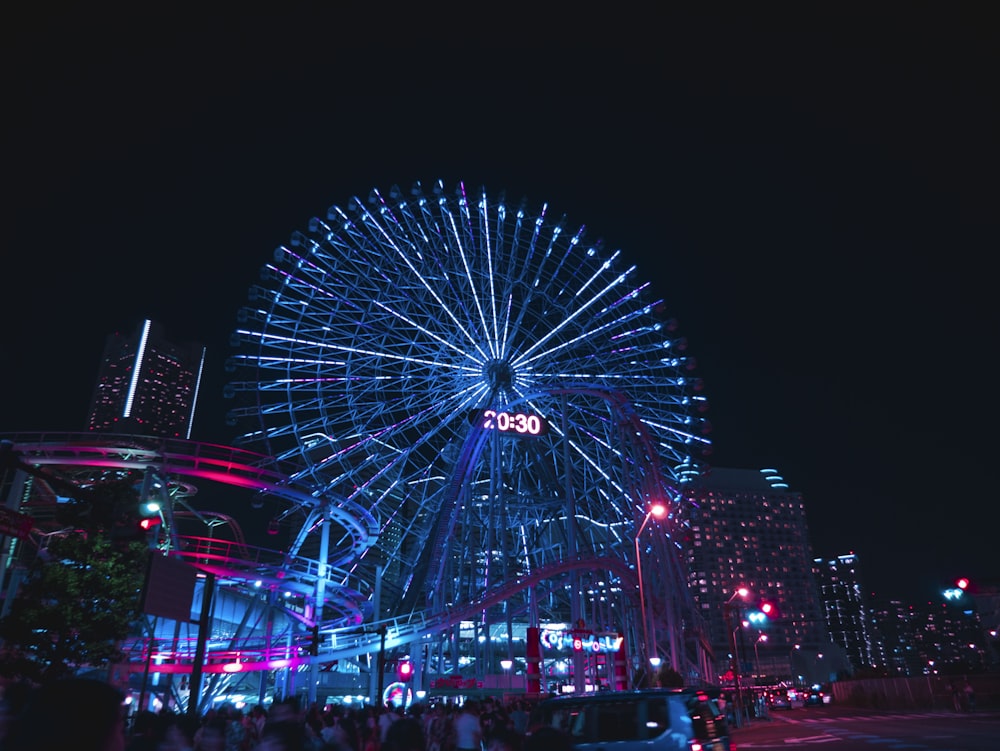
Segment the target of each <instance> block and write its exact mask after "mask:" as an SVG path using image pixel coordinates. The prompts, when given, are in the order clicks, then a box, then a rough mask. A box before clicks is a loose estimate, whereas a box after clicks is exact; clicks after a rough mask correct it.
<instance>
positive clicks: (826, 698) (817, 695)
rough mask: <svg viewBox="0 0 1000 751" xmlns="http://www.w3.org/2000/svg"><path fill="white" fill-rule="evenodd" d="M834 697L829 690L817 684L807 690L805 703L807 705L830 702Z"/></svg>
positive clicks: (812, 705) (813, 705)
mask: <svg viewBox="0 0 1000 751" xmlns="http://www.w3.org/2000/svg"><path fill="white" fill-rule="evenodd" d="M832 698H833V697H832V695H831V694H830V693H829V692H828V691H824V690H823V689H821V688H817V687H815V686H814V687H813V688H811V689H809V690H808V691H806V692H805V704H806V706H807V707H815V706H819V705H821V704H829V703H830V701H831V699H832Z"/></svg>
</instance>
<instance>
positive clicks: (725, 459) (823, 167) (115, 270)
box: [0, 4, 1000, 599]
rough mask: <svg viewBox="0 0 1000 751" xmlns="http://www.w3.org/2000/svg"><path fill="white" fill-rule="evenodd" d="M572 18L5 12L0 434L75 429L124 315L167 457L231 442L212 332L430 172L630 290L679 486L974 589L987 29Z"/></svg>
mask: <svg viewBox="0 0 1000 751" xmlns="http://www.w3.org/2000/svg"><path fill="white" fill-rule="evenodd" d="M317 5H318V4H317ZM849 5H850V4H849ZM983 5H985V4H983ZM81 7H82V6H81ZM295 7H297V8H312V7H313V6H312V5H303V6H295ZM476 7H477V8H479V7H480V6H476ZM485 7H486V6H482V8H485ZM602 7H605V11H604V15H592V16H580V15H578V11H574V12H573V13H564V14H555V13H550V14H545V13H540V12H539V11H538V10H537V9H534V10H526V9H519V10H515V9H514V8H513V7H507V6H490V10H488V11H487V10H485V9H481V10H477V11H476V12H475V13H472V12H471V11H470V9H469V8H467V9H466V10H465V11H464V13H466V14H467V15H461V14H458V13H456V14H455V15H453V16H445V15H443V14H442V13H440V12H439V13H438V14H437V15H435V14H434V13H431V12H430V11H429V10H427V8H426V7H424V6H421V10H420V11H419V12H413V13H412V14H411V15H408V16H406V17H401V16H399V15H398V11H396V10H393V9H392V8H391V7H390V6H389V5H385V4H382V5H380V6H379V8H378V9H376V10H373V11H372V13H371V15H362V14H361V13H354V14H352V15H347V14H345V13H343V12H338V11H332V10H330V11H324V12H322V13H317V12H315V11H312V10H300V11H288V10H281V11H272V12H271V14H270V15H261V16H249V15H246V14H240V15H236V14H233V15H223V14H222V13H221V12H218V13H217V12H213V11H207V12H204V11H203V12H201V13H199V14H197V15H185V14H184V13H181V12H176V11H174V12H171V11H169V10H164V11H163V12H162V14H161V15H159V16H153V15H150V11H149V10H147V9H143V10H134V9H133V10H129V11H125V12H121V13H116V14H114V15H112V14H110V13H108V14H103V15H102V12H101V11H95V10H94V9H93V8H91V7H87V8H86V9H85V10H82V9H78V8H74V9H72V10H71V9H68V8H67V9H64V10H62V11H58V10H57V9H56V8H54V7H53V6H51V5H47V6H45V8H44V11H45V12H44V14H43V13H42V11H41V9H40V10H39V11H38V15H37V17H34V18H32V17H30V16H28V17H23V13H21V12H20V11H19V20H17V21H14V20H12V19H8V22H7V23H5V24H4V31H3V32H2V34H3V44H2V47H3V53H2V54H3V56H4V64H3V74H2V75H3V84H4V86H3V94H2V96H3V101H4V105H3V112H4V114H3V117H2V120H3V131H4V138H3V144H4V160H3V166H2V169H0V174H2V176H3V181H4V195H5V196H6V197H5V198H4V199H3V201H2V207H3V208H2V210H3V222H2V233H3V234H2V238H3V259H4V260H3V279H4V285H3V290H4V307H3V311H4V324H5V325H4V336H3V338H2V340H0V342H2V344H0V355H2V362H0V364H2V367H0V379H2V380H0V386H2V394H3V396H2V401H0V431H2V432H14V431H23V430H77V429H81V428H82V427H83V423H84V418H85V413H86V409H87V404H88V400H89V396H90V389H91V387H92V385H93V381H94V377H95V376H96V371H97V363H98V359H99V356H100V353H101V349H102V346H103V343H104V338H105V335H106V334H108V333H109V332H111V331H115V330H123V329H124V330H130V329H132V328H134V327H135V326H136V325H137V324H138V322H139V321H141V320H142V319H143V318H145V317H151V318H153V319H155V320H157V321H159V322H161V323H162V324H163V325H164V326H165V327H166V329H167V333H168V335H169V336H170V337H171V338H174V339H178V340H188V339H193V340H199V341H202V342H204V343H205V344H206V345H208V347H209V361H208V363H207V374H206V378H207V384H206V390H205V397H206V403H205V405H204V409H203V412H202V414H201V415H200V417H199V422H198V423H197V424H196V433H197V435H196V436H195V437H196V438H199V439H201V440H206V441H215V442H220V443H227V442H229V441H230V440H231V439H232V438H233V435H232V429H231V428H228V427H227V426H226V425H225V423H224V420H223V417H222V416H223V414H224V412H225V409H226V408H227V406H229V405H228V403H227V402H224V401H223V400H222V399H221V392H222V387H223V385H224V383H225V379H226V376H225V374H224V372H223V368H222V365H223V361H224V360H225V357H226V356H227V355H228V354H229V352H230V350H229V349H228V337H229V333H230V332H231V331H232V330H233V329H234V328H235V320H236V318H235V317H236V312H237V310H238V308H239V307H240V305H241V304H242V303H243V302H244V301H245V299H246V290H247V288H248V287H249V285H250V284H251V283H252V282H254V281H255V279H256V277H257V272H258V269H259V268H260V266H261V265H262V264H263V263H265V262H267V261H268V260H269V259H270V255H271V251H272V249H273V248H274V247H275V246H276V245H278V244H280V243H283V242H285V241H286V240H287V238H288V236H289V235H290V233H291V232H292V231H293V230H296V229H300V228H304V227H305V226H306V224H307V222H308V220H309V218H310V217H311V216H313V215H322V214H323V213H325V210H326V208H327V207H328V206H329V205H331V204H341V205H343V204H344V203H345V202H346V201H347V200H348V199H349V198H350V197H351V196H352V195H355V194H357V195H360V196H366V195H367V193H368V192H369V190H370V189H371V188H373V187H378V188H380V189H382V190H388V188H389V187H391V186H392V185H393V184H398V185H400V186H402V187H404V188H405V187H409V185H410V184H411V183H412V182H414V181H415V180H420V181H422V182H424V184H428V183H431V182H433V181H435V180H437V179H441V180H444V181H445V183H446V184H447V185H449V186H453V185H455V183H456V182H457V181H459V180H461V181H464V182H465V183H466V185H467V186H470V187H471V188H474V189H475V188H478V187H479V186H485V187H486V189H487V192H488V193H490V194H491V195H496V194H499V193H500V192H501V191H505V192H506V195H507V196H508V198H511V199H512V200H513V199H516V198H519V197H521V196H523V197H525V198H527V200H528V202H529V204H530V205H531V206H532V207H535V208H537V207H540V205H541V204H542V203H543V202H548V203H549V205H550V207H551V208H550V210H551V211H552V212H553V213H554V214H556V215H560V214H565V215H566V216H567V218H568V221H569V223H570V224H571V225H582V224H586V225H587V226H588V228H590V230H589V231H590V232H591V233H593V234H595V235H596V236H599V237H603V238H605V240H606V241H607V242H608V244H609V245H611V246H614V247H618V248H621V249H622V250H623V251H624V253H625V254H626V255H627V256H628V257H629V258H631V259H633V260H634V261H635V262H636V263H638V264H639V267H640V270H641V273H642V274H643V275H644V276H645V277H647V278H648V279H649V280H650V281H651V282H652V284H653V286H654V289H655V290H656V292H657V293H658V294H659V295H661V296H663V297H665V298H666V300H667V302H668V307H669V308H670V309H671V311H672V312H673V314H674V315H675V316H676V317H677V319H678V320H679V322H680V326H681V329H682V332H683V333H684V334H685V335H686V336H687V338H688V340H689V342H690V352H691V353H692V354H694V355H695V356H696V357H697V359H698V363H699V375H700V376H701V377H702V378H703V379H704V380H705V382H706V393H707V394H708V397H709V399H710V403H711V410H710V415H709V416H710V418H711V420H712V423H713V425H714V432H713V440H714V443H715V451H714V454H713V456H712V463H714V464H715V465H717V466H725V467H739V468H753V469H759V468H762V467H774V468H776V469H777V470H778V471H779V472H781V473H782V474H783V475H784V477H785V478H786V479H787V480H788V482H789V483H790V485H791V486H792V488H793V489H795V490H798V491H800V492H802V493H803V494H804V497H805V499H806V504H807V510H808V517H809V524H810V530H811V536H812V539H813V547H814V552H815V554H816V555H817V556H834V555H837V554H841V553H844V552H847V551H851V550H853V551H855V552H858V553H859V554H861V555H862V556H863V560H864V562H865V564H866V569H867V577H868V584H869V588H870V589H872V590H874V591H875V592H876V593H877V594H879V595H880V596H890V595H894V596H901V597H904V598H910V599H919V598H924V597H926V598H931V597H934V596H936V592H937V591H938V590H939V589H940V588H941V587H942V586H944V585H947V584H950V582H951V581H952V579H953V578H954V577H955V576H957V575H960V574H961V575H967V576H970V577H971V578H973V580H977V579H978V580H981V581H985V580H988V579H993V580H995V579H996V578H997V576H998V570H997V569H998V564H997V560H998V556H997V554H996V549H997V544H996V539H997V533H996V529H997V523H998V522H1000V513H998V512H997V511H996V510H995V509H996V507H995V503H994V500H993V499H994V497H995V493H996V482H995V479H994V476H993V472H992V471H990V470H991V469H992V467H993V466H994V461H995V459H994V455H995V451H994V449H995V445H996V441H995V439H994V437H993V429H994V425H996V423H997V399H996V396H995V390H994V389H995V386H994V381H995V379H994V377H993V372H992V366H993V365H994V363H995V361H996V356H995V354H994V352H993V346H995V342H996V337H997V333H998V327H997V318H998V317H997V314H996V313H995V302H994V301H995V299H996V297H995V295H994V293H993V289H994V282H993V278H992V277H993V274H994V273H995V271H994V266H995V261H994V260H993V258H994V256H995V255H996V252H997V249H998V248H1000V242H998V232H997V230H998V219H997V217H998V206H1000V195H998V189H997V185H998V175H1000V148H998V140H1000V137H998V134H1000V106H998V94H997V91H998V87H997V73H998V71H1000V54H998V47H1000V45H998V40H997V39H996V35H995V32H993V31H992V30H993V29H995V26H994V25H993V24H992V23H991V21H990V19H989V18H987V17H986V16H985V15H982V16H979V15H977V11H976V9H975V8H976V7H977V6H976V5H974V4H960V7H959V9H955V8H952V7H945V6H942V5H940V4H936V5H933V6H931V5H927V6H925V5H922V4H899V5H896V4H885V5H882V4H880V8H881V9H880V10H878V11H872V10H871V9H868V8H864V9H863V10H862V9H861V8H862V7H863V6H862V5H861V4H859V5H858V6H857V7H856V8H854V9H853V10H852V9H850V8H849V9H847V10H844V9H843V6H838V9H837V10H831V11H830V13H829V14H827V15H820V14H818V13H817V12H816V11H812V15H806V14H802V15H796V13H797V11H796V12H794V13H793V12H790V11H788V10H787V9H785V10H783V11H782V12H781V13H778V12H777V11H776V10H772V11H754V12H752V13H751V12H748V11H745V10H742V11H734V10H731V11H724V10H720V9H716V10H714V11H712V12H709V11H705V12H704V13H701V12H698V11H686V12H684V13H667V12H663V13H661V14H660V15H647V16H637V15H629V16H628V17H618V16H615V15H613V14H612V15H608V13H609V12H613V8H614V6H602ZM734 7H738V6H734ZM789 7H797V6H791V5H789ZM831 7H832V6H831ZM851 7H853V6H851ZM607 8H612V11H608V10H607ZM29 13H30V12H29ZM477 14H478V15H477Z"/></svg>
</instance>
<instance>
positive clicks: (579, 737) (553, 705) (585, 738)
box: [538, 688, 732, 751]
mask: <svg viewBox="0 0 1000 751" xmlns="http://www.w3.org/2000/svg"><path fill="white" fill-rule="evenodd" d="M717 697H718V692H712V691H707V690H704V689H697V688H676V689H668V688H657V689H637V690H634V691H599V692H596V693H588V694H582V695H576V694H567V695H565V696H558V697H553V698H551V699H545V700H543V701H542V702H540V703H539V704H538V710H539V714H540V719H541V722H542V724H543V726H545V727H552V728H555V729H557V730H561V731H563V732H565V733H567V734H569V736H570V739H571V741H572V743H573V746H574V748H575V749H578V750H579V751H599V750H600V749H611V748H613V749H614V750H615V751H675V750H676V751H681V750H683V751H730V749H731V748H732V746H731V745H730V739H729V725H728V723H727V722H726V715H725V713H724V712H723V711H722V709H721V708H720V707H719V704H718V700H717Z"/></svg>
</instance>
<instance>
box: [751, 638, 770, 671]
mask: <svg viewBox="0 0 1000 751" xmlns="http://www.w3.org/2000/svg"><path fill="white" fill-rule="evenodd" d="M766 641H767V634H757V640H756V641H754V643H753V660H754V670H755V671H756V672H757V676H756V679H755V681H754V682H755V683H756V681H759V680H760V652H758V651H757V645H758V644H760V643H761V642H766Z"/></svg>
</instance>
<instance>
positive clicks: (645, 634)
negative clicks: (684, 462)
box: [635, 501, 667, 658]
mask: <svg viewBox="0 0 1000 751" xmlns="http://www.w3.org/2000/svg"><path fill="white" fill-rule="evenodd" d="M666 515H667V506H666V504H664V503H660V502H659V501H657V502H656V503H654V504H652V505H651V506H650V507H649V511H647V512H646V517H645V518H644V519H643V520H642V524H640V525H639V531H638V532H636V533H635V575H636V577H638V579H639V615H640V616H641V617H642V648H643V649H644V650H645V652H646V657H647V658H649V657H655V656H656V650H655V649H653V648H652V646H651V645H650V643H649V627H648V626H647V623H646V590H645V589H644V588H643V583H642V556H641V555H639V537H640V536H641V535H642V530H644V529H645V528H646V525H647V524H648V523H649V520H650V519H652V518H654V517H655V518H657V519H662V518H663V517H664V516H666Z"/></svg>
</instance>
